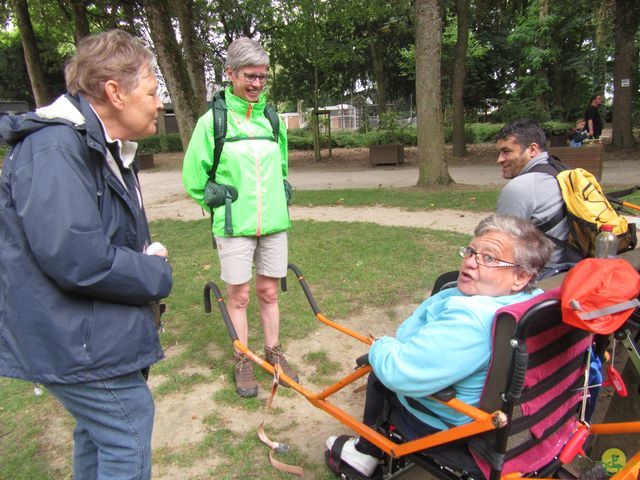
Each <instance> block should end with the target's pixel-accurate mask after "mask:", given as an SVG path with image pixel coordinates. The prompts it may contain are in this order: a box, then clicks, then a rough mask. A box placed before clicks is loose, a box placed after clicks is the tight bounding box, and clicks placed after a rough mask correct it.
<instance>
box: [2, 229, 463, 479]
mask: <svg viewBox="0 0 640 480" xmlns="http://www.w3.org/2000/svg"><path fill="white" fill-rule="evenodd" d="M208 222H209V221H208V220H201V221H195V222H179V221H161V222H155V223H153V224H152V232H153V234H154V238H155V239H157V240H160V241H162V242H163V243H164V244H165V245H167V247H168V249H169V252H170V254H171V264H172V266H173V268H174V288H173V292H172V294H171V296H170V297H169V298H168V299H167V300H166V303H167V305H168V313H167V314H166V317H165V324H166V332H165V333H164V334H163V335H162V342H163V345H165V346H168V345H173V344H175V343H177V344H178V345H180V346H181V347H182V348H181V350H180V351H181V353H180V354H179V355H177V356H173V357H172V358H170V359H168V360H165V361H163V362H161V363H159V364H158V365H157V366H155V367H154V369H153V371H152V374H154V375H163V376H164V377H165V378H166V381H164V382H163V383H162V385H160V386H159V387H158V388H156V389H155V391H154V396H155V398H156V399H160V398H162V396H164V395H168V394H171V393H173V392H187V391H189V390H190V389H192V388H194V386H195V385H198V384H202V383H205V382H210V381H212V380H215V379H217V378H219V377H220V376H221V375H223V374H227V373H228V372H227V365H226V364H224V362H212V359H211V356H210V353H209V350H210V345H211V344H212V343H213V344H215V345H217V346H219V347H220V348H222V349H230V347H229V343H230V340H229V336H228V334H227V332H226V329H225V328H224V326H223V322H222V321H221V319H220V316H219V314H217V312H215V313H216V315H214V316H212V315H208V314H205V313H204V312H203V307H202V287H203V285H204V284H205V283H206V282H207V281H215V282H219V280H218V279H219V269H218V261H217V258H216V256H215V253H214V252H212V250H211V238H210V235H209V234H208V233H207V230H208ZM467 241H468V236H465V235H461V234H453V233H446V232H437V231H430V230H426V229H417V228H398V227H396V228H390V227H382V226H379V225H375V224H370V223H357V224H356V223H353V224H346V223H338V222H334V223H331V222H329V223H319V222H305V221H301V222H295V224H294V226H293V229H292V231H291V235H290V242H291V246H290V254H289V258H290V261H291V262H292V263H295V264H296V265H298V267H299V268H300V269H301V270H302V272H303V274H304V275H305V278H306V279H307V281H308V282H309V284H310V287H311V289H312V291H313V293H314V296H315V298H316V300H317V302H318V304H319V306H320V308H321V309H322V311H323V312H324V313H326V314H327V316H329V317H330V318H333V319H336V320H337V321H339V320H340V319H341V318H345V317H348V316H349V315H351V314H354V313H357V312H359V311H360V310H362V308H363V307H365V306H366V307H383V306H388V305H397V304H402V303H406V302H410V303H417V302H419V301H421V300H423V297H424V295H425V292H426V291H428V290H429V289H430V288H431V286H432V285H433V281H434V279H435V278H436V277H437V275H439V274H440V273H442V272H444V271H448V270H452V269H455V268H457V266H458V264H459V257H458V256H457V253H456V252H457V247H459V246H460V245H464V244H466V242H467ZM288 280H289V281H288V283H289V291H288V292H286V293H283V294H282V296H281V302H280V303H281V310H282V318H283V322H282V329H281V336H282V338H283V339H287V340H288V341H291V340H293V339H298V338H303V337H305V336H306V335H308V334H309V333H310V332H312V331H313V330H314V329H316V328H317V327H318V326H319V323H318V322H317V321H316V320H315V318H314V316H313V314H312V313H311V309H310V308H309V305H308V303H307V301H306V298H305V297H304V295H303V293H302V290H301V289H300V287H299V286H298V285H297V281H296V280H295V277H294V276H293V275H289V279H288ZM249 318H250V319H252V320H251V322H252V325H251V327H250V332H251V333H252V334H253V335H255V336H256V338H252V340H251V341H250V344H256V345H261V343H260V342H261V338H260V336H261V328H260V327H259V324H258V321H257V320H256V319H257V309H256V302H252V303H251V306H250V310H249ZM287 319H295V321H287ZM327 348H330V346H327ZM305 362H307V363H308V365H309V366H310V367H309V368H311V367H312V366H313V367H317V366H318V365H321V364H323V363H326V358H325V359H324V361H323V356H322V354H318V353H316V354H313V355H309V356H307V357H306V358H305ZM197 366H202V367H207V369H211V374H210V375H201V374H196V375H185V374H184V373H183V372H184V370H185V368H187V367H189V368H192V367H197ZM328 367H329V368H330V365H329V366H328ZM287 393H289V392H287ZM215 401H216V402H217V403H219V404H220V405H229V404H231V405H234V406H237V408H238V409H239V412H241V411H242V410H243V409H258V408H262V404H261V402H259V401H257V400H250V401H246V400H239V399H238V398H237V397H236V396H235V394H234V393H233V385H232V379H229V380H228V381H227V384H226V386H225V388H224V389H223V390H222V391H220V392H218V393H217V394H216V395H215ZM60 411H61V408H60V407H59V406H58V405H57V404H56V403H55V402H54V401H53V399H52V397H51V396H50V395H48V394H47V393H46V392H45V394H44V395H42V396H40V397H36V396H34V395H33V385H31V384H30V383H27V382H22V381H17V380H11V379H5V378H1V379H0V456H1V458H2V462H0V479H12V480H19V479H39V480H40V479H59V478H69V477H70V458H62V459H59V458H58V459H56V462H51V456H52V453H51V452H48V453H47V454H46V455H45V454H43V453H45V452H46V451H47V450H48V448H49V447H50V446H49V445H47V442H46V441H45V440H44V438H45V435H44V432H45V430H46V427H47V425H48V423H49V419H50V418H51V417H52V416H58V417H60ZM205 414H207V415H208V416H206V418H205V423H206V425H207V428H208V433H207V435H206V437H205V439H204V440H203V441H202V442H201V443H200V444H199V445H197V446H196V447H195V448H193V447H190V448H188V449H184V448H183V449H180V448H176V449H170V450H168V451H167V449H163V450H162V451H158V452H156V456H155V461H156V462H157V463H160V464H166V463H172V464H177V465H180V464H189V462H191V461H193V460H194V459H196V458H203V457H207V456H208V457H215V456H219V457H225V458H227V459H231V460H233V462H234V469H235V472H236V474H239V475H240V477H237V478H241V477H242V475H243V474H242V472H243V471H244V472H246V473H247V474H248V473H249V472H252V476H253V477H255V478H288V477H286V476H284V475H281V474H279V473H277V472H276V471H275V470H273V469H272V468H271V467H270V466H265V467H264V471H255V470H252V469H255V468H256V465H255V464H254V462H253V461H252V460H251V459H252V458H255V457H256V456H260V457H261V458H263V457H264V455H263V454H264V446H262V445H261V444H259V442H258V441H257V440H256V439H255V433H253V432H252V433H251V434H249V435H247V436H246V437H245V438H243V439H237V438H234V436H233V435H232V434H231V433H230V432H229V431H227V430H225V429H223V428H218V427H216V425H217V424H218V423H219V422H216V412H215V411H213V412H205ZM67 423H68V429H69V430H71V423H72V422H71V421H70V420H69V421H68V422H67ZM238 441H240V443H239V444H238ZM54 454H55V452H54ZM54 456H55V455H54ZM282 459H283V461H285V462H289V463H302V464H303V465H304V466H305V468H310V469H312V470H313V468H314V466H313V465H309V464H307V463H305V459H304V458H301V457H300V455H299V453H297V452H295V449H294V451H293V452H292V453H289V454H287V455H285V456H283V457H282ZM236 466H237V469H236ZM219 468H221V469H220V470H218V471H214V472H213V473H214V476H213V477H211V478H225V477H226V476H227V475H229V472H228V471H224V469H223V467H219ZM316 468H317V467H316ZM325 473H326V472H323V471H322V470H320V471H319V472H318V473H317V475H316V476H315V477H313V478H322V475H324V474H325ZM256 475H257V477H256ZM228 478H231V477H228ZM327 478H328V477H327Z"/></svg>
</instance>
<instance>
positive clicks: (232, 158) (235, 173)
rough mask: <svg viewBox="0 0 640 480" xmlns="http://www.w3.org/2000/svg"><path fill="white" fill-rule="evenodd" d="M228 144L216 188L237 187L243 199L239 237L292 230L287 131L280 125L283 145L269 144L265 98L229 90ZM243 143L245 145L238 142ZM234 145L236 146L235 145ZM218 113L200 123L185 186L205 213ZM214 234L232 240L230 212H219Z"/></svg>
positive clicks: (235, 216)
mask: <svg viewBox="0 0 640 480" xmlns="http://www.w3.org/2000/svg"><path fill="white" fill-rule="evenodd" d="M225 101H226V104H227V109H228V111H227V137H226V138H227V140H226V141H225V143H224V148H223V149H222V154H221V156H220V163H219V164H218V169H217V171H216V183H219V184H225V185H232V186H234V187H235V188H236V189H237V190H238V199H237V200H236V201H235V202H233V204H232V206H231V220H232V225H233V236H234V237H246V236H261V235H269V234H271V233H277V232H282V231H285V230H288V229H289V228H290V226H291V221H290V219H289V211H288V208H287V200H286V196H285V190H284V184H283V180H285V179H286V178H287V173H288V158H289V157H288V152H287V131H286V128H285V126H284V122H282V120H280V128H279V138H278V142H277V143H276V142H274V141H273V140H269V139H268V138H272V137H273V129H272V127H271V124H270V123H269V120H268V119H267V117H265V115H264V107H265V104H266V100H265V97H264V95H260V99H259V100H258V102H256V103H250V102H247V101H246V100H243V99H242V98H240V97H237V96H235V95H234V94H233V92H232V90H231V87H227V89H226V90H225ZM237 138H240V139H239V140H236V139H237ZM230 140H231V141H230ZM213 149H214V132H213V112H212V111H211V109H209V111H207V113H205V114H204V115H203V116H202V117H200V119H199V120H198V123H197V124H196V128H195V129H194V131H193V135H192V136H191V141H190V142H189V147H188V148H187V152H186V154H185V157H184V163H183V168H182V183H183V184H184V187H185V189H186V191H187V193H188V194H189V195H190V196H191V197H192V198H193V199H195V200H196V201H197V202H198V203H199V204H200V205H201V206H202V207H203V208H204V209H206V210H207V211H209V210H210V209H209V207H208V206H207V205H205V203H204V189H205V186H206V184H207V181H208V180H209V172H210V171H211V167H212V165H213ZM213 214H214V215H213V225H212V231H213V234H214V235H215V236H218V237H226V236H228V235H226V234H225V232H224V224H225V207H224V205H223V206H221V207H218V208H215V209H214V212H213Z"/></svg>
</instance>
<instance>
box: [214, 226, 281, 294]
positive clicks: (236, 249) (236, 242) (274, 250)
mask: <svg viewBox="0 0 640 480" xmlns="http://www.w3.org/2000/svg"><path fill="white" fill-rule="evenodd" d="M216 246H217V247H218V257H219V258H220V278H221V279H222V281H224V282H226V283H229V284H231V285H242V284H243V283H247V282H248V281H249V280H251V277H252V272H251V270H252V267H253V265H254V264H255V266H256V273H257V274H258V275H264V276H266V277H273V278H282V277H286V276H287V262H288V258H287V252H288V239H287V232H278V233H272V234H271V235H265V236H262V237H216Z"/></svg>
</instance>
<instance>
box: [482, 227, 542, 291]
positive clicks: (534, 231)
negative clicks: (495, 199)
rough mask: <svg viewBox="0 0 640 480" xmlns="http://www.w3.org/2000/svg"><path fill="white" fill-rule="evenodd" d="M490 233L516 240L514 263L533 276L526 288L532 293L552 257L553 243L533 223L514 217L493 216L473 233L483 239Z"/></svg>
mask: <svg viewBox="0 0 640 480" xmlns="http://www.w3.org/2000/svg"><path fill="white" fill-rule="evenodd" d="M489 231H497V232H502V233H505V234H507V235H509V236H510V237H511V238H513V239H514V240H515V243H514V245H513V254H514V262H515V263H517V264H518V265H519V266H520V268H522V269H524V270H525V271H526V272H527V273H531V274H533V277H532V279H531V280H530V281H529V283H528V284H527V285H526V287H525V291H531V290H532V289H533V288H534V287H535V286H536V279H537V277H538V274H539V273H540V272H541V271H542V269H543V268H544V266H545V265H546V264H547V262H548V261H549V258H550V257H551V252H552V251H553V242H551V240H549V239H548V238H547V237H546V236H545V235H544V233H542V232H541V231H540V230H538V228H537V227H536V226H535V225H534V224H533V223H532V222H530V221H529V220H525V219H523V218H519V217H514V216H513V215H505V214H495V215H491V216H490V217H487V218H485V219H484V220H482V221H481V222H480V223H479V224H478V226H477V227H476V228H475V230H474V231H473V233H474V235H475V236H476V237H481V236H483V235H484V234H486V233H487V232H489Z"/></svg>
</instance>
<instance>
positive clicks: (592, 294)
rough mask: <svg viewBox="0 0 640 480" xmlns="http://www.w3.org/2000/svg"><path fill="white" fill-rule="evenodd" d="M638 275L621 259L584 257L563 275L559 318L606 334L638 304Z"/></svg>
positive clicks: (639, 276)
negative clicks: (560, 316)
mask: <svg viewBox="0 0 640 480" xmlns="http://www.w3.org/2000/svg"><path fill="white" fill-rule="evenodd" d="M638 295H640V274H638V272H636V271H635V269H634V268H633V267H632V266H631V264H630V263H629V262H627V261H626V260H623V259H622V258H586V259H584V260H581V261H580V262H578V263H577V264H576V265H575V266H574V267H573V268H572V269H571V270H569V272H568V273H567V275H566V276H565V278H564V281H563V283H562V288H561V290H560V297H561V308H562V321H563V322H564V323H567V324H569V325H573V326H574V327H578V328H581V329H582V330H587V331H590V332H593V333H599V334H603V335H608V334H610V333H613V332H615V331H616V330H617V329H618V328H620V327H621V326H622V325H623V324H624V323H625V322H626V320H627V319H628V318H629V317H630V316H631V314H632V313H633V311H634V309H635V308H637V307H638V306H639V305H640V302H639V301H638Z"/></svg>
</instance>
